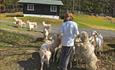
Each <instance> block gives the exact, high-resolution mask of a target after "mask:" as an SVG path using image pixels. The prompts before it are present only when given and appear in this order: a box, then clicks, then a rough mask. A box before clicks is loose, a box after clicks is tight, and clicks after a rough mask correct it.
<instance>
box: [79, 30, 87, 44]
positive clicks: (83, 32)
mask: <svg viewBox="0 0 115 70" xmlns="http://www.w3.org/2000/svg"><path fill="white" fill-rule="evenodd" d="M80 37H81V41H82V42H87V41H88V40H89V37H88V33H87V32H86V31H82V32H81V35H80Z"/></svg>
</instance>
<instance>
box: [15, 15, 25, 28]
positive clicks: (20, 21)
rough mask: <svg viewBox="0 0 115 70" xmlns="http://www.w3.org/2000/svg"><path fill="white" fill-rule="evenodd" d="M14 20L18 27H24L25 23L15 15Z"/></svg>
mask: <svg viewBox="0 0 115 70" xmlns="http://www.w3.org/2000/svg"><path fill="white" fill-rule="evenodd" d="M14 20H15V21H16V24H17V25H18V26H20V27H26V23H25V22H24V21H22V20H21V19H18V18H17V17H14Z"/></svg>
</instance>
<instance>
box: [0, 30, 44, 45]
mask: <svg viewBox="0 0 115 70" xmlns="http://www.w3.org/2000/svg"><path fill="white" fill-rule="evenodd" d="M32 41H33V37H31V36H29V35H24V34H19V33H15V32H8V31H5V30H0V47H10V46H11V47H39V46H40V45H41V43H42V42H38V43H32Z"/></svg>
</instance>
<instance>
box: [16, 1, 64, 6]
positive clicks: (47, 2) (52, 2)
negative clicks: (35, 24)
mask: <svg viewBox="0 0 115 70" xmlns="http://www.w3.org/2000/svg"><path fill="white" fill-rule="evenodd" d="M18 2H19V3H37V4H49V5H63V3H62V1H61V0H19V1H18Z"/></svg>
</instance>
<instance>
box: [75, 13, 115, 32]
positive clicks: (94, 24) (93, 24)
mask: <svg viewBox="0 0 115 70" xmlns="http://www.w3.org/2000/svg"><path fill="white" fill-rule="evenodd" d="M74 20H75V21H76V22H78V25H79V26H80V27H82V28H89V27H90V28H94V29H105V30H115V23H112V22H111V21H109V20H107V18H106V17H101V16H89V15H83V14H77V15H75V16H74Z"/></svg>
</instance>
